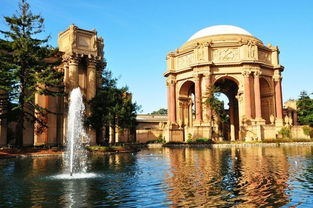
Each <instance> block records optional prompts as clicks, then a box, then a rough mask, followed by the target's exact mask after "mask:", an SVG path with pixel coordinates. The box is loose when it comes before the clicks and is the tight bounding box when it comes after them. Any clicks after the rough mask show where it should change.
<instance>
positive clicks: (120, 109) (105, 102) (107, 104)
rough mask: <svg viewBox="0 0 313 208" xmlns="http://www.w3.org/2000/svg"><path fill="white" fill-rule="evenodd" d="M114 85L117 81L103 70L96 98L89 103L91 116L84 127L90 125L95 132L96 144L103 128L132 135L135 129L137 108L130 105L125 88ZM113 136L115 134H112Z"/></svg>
mask: <svg viewBox="0 0 313 208" xmlns="http://www.w3.org/2000/svg"><path fill="white" fill-rule="evenodd" d="M116 83H117V80H116V79H115V78H112V73H111V72H110V71H108V70H105V71H104V73H103V76H102V85H101V86H100V87H99V88H98V89H97V93H96V96H95V97H94V98H93V99H92V100H91V101H90V105H91V115H90V116H89V117H88V118H87V119H86V125H90V126H91V127H92V128H93V129H95V130H96V134H97V141H98V143H99V141H101V140H102V137H103V136H102V129H103V127H107V129H108V127H119V128H121V129H130V131H131V132H132V133H133V132H134V131H135V128H136V112H137V110H138V109H139V107H138V106H137V104H136V103H132V99H131V94H130V93H129V92H128V89H127V87H122V88H118V87H117V86H116ZM113 131H115V128H113ZM114 136H115V132H113V137H114ZM114 140H115V138H113V142H114Z"/></svg>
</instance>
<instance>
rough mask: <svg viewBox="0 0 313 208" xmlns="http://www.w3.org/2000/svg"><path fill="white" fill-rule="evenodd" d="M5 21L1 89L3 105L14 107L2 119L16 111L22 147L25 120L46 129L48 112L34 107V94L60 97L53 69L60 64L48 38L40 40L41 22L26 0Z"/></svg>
mask: <svg viewBox="0 0 313 208" xmlns="http://www.w3.org/2000/svg"><path fill="white" fill-rule="evenodd" d="M4 19H5V22H6V23H7V25H8V30H7V31H4V30H0V32H1V33H2V34H3V35H4V37H5V38H6V40H1V41H0V53H1V58H0V77H1V78H0V79H1V82H0V90H1V92H2V94H5V96H1V97H2V98H5V103H9V102H13V103H16V104H17V105H15V107H14V108H13V109H9V108H7V109H6V111H5V112H3V113H2V116H7V115H6V113H8V112H9V111H10V110H17V112H18V116H17V117H18V118H17V122H18V124H17V139H16V144H17V145H18V146H22V145H23V133H22V132H23V129H24V121H25V120H28V121H31V122H37V123H38V124H39V126H43V127H45V126H46V123H45V119H43V118H44V117H45V116H46V114H47V113H48V112H47V109H44V108H42V107H40V106H38V105H36V104H35V102H34V98H35V94H36V93H38V94H44V95H51V96H57V95H63V74H62V73H61V72H58V71H57V70H55V68H54V67H55V66H56V65H57V64H59V63H58V61H57V60H58V59H57V56H56V53H57V50H55V49H53V48H51V47H49V46H48V45H47V42H48V39H49V37H47V38H45V39H40V38H39V35H40V33H42V32H43V29H44V25H43V22H44V19H43V18H42V17H41V16H40V15H33V14H32V13H31V11H30V6H29V4H28V3H27V1H26V0H21V2H20V3H19V10H18V11H17V13H16V14H14V15H12V17H4ZM51 60H54V61H51ZM7 106H9V105H7ZM35 110H36V111H35ZM35 112H36V113H35Z"/></svg>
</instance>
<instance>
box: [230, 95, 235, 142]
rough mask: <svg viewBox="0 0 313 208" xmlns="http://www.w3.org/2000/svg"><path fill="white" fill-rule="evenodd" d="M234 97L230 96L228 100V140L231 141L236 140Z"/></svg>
mask: <svg viewBox="0 0 313 208" xmlns="http://www.w3.org/2000/svg"><path fill="white" fill-rule="evenodd" d="M234 99H236V98H231V100H230V101H229V119H230V140H231V141H235V140H236V134H235V112H234Z"/></svg>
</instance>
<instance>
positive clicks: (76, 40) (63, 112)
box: [0, 25, 106, 146]
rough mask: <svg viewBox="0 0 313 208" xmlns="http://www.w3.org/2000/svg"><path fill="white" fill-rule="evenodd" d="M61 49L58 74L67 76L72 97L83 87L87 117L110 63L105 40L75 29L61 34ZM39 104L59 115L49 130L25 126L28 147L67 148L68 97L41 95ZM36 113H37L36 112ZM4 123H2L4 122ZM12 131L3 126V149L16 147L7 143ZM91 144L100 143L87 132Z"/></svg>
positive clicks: (48, 118) (48, 117)
mask: <svg viewBox="0 0 313 208" xmlns="http://www.w3.org/2000/svg"><path fill="white" fill-rule="evenodd" d="M58 46H59V51H60V56H61V59H62V62H61V64H60V65H59V66H58V67H57V68H56V70H59V71H62V72H64V86H65V92H66V93H67V94H69V93H70V92H71V90H72V89H74V88H76V87H80V89H81V91H82V94H83V99H84V100H85V101H86V102H85V106H86V114H87V115H88V114H90V107H89V105H88V101H89V100H91V99H92V98H93V97H94V96H95V94H96V87H97V85H99V84H100V77H101V75H102V70H103V69H104V67H105V65H106V62H105V61H104V59H103V47H104V44H103V39H102V38H101V37H98V36H97V32H96V31H95V30H92V31H89V30H83V29H80V28H78V27H76V26H75V25H70V27H69V28H68V29H67V30H65V31H64V32H61V33H60V34H59V37H58ZM35 103H36V104H38V105H39V106H42V107H44V108H46V109H48V110H49V111H51V112H54V113H57V114H51V113H49V114H47V115H46V117H45V118H44V119H45V121H46V122H47V126H48V128H45V129H43V130H42V131H38V126H36V125H34V124H33V123H32V122H29V121H25V122H24V126H25V129H24V132H23V134H24V141H23V144H24V145H25V146H31V145H35V146H38V145H63V144H65V140H66V132H67V112H68V97H67V96H66V97H52V96H45V95H39V94H37V95H36V96H35ZM33 113H35V112H33ZM0 122H1V121H0ZM11 126H12V127H11V129H10V130H11V132H14V131H15V124H14V123H13V124H11ZM8 128H10V125H9V126H8V125H7V124H6V123H4V122H1V126H0V133H1V139H0V145H6V144H7V143H14V141H13V142H12V141H9V142H8V141H7V135H6V132H7V130H8ZM87 134H88V136H89V137H90V142H91V144H95V143H96V138H95V132H94V131H92V130H91V129H87Z"/></svg>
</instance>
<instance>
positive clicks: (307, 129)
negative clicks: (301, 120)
mask: <svg viewBox="0 0 313 208" xmlns="http://www.w3.org/2000/svg"><path fill="white" fill-rule="evenodd" d="M302 130H303V133H304V134H305V135H306V136H309V137H310V138H313V128H312V127H310V126H304V127H302Z"/></svg>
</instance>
